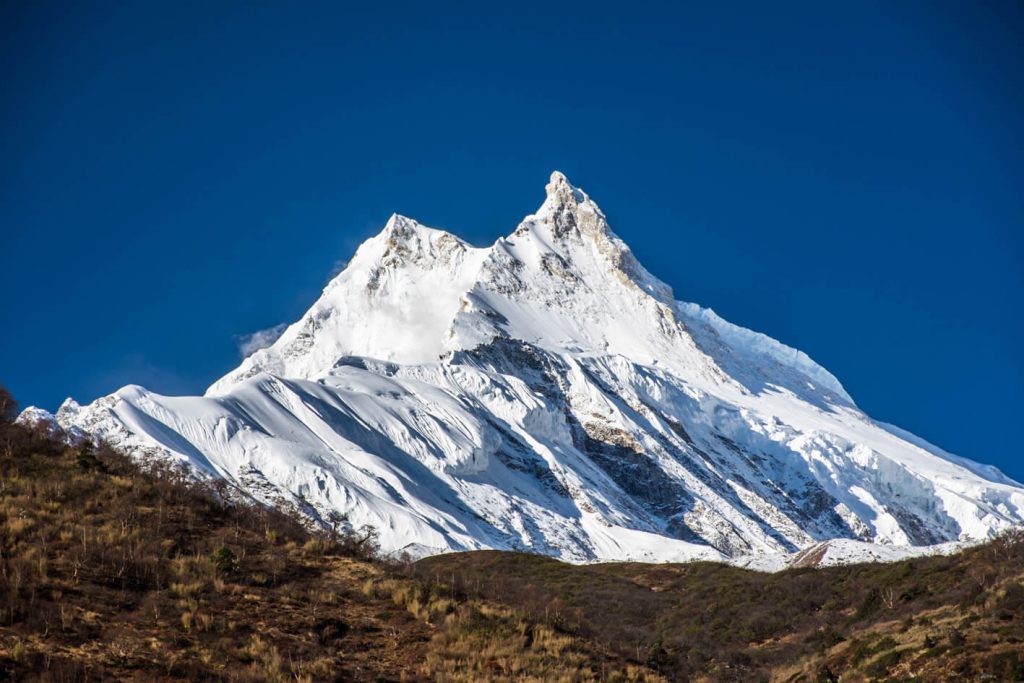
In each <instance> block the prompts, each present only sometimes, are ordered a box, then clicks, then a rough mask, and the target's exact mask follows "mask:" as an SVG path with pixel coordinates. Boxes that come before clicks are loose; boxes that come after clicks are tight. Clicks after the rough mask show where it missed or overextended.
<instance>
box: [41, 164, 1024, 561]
mask: <svg viewBox="0 0 1024 683" xmlns="http://www.w3.org/2000/svg"><path fill="white" fill-rule="evenodd" d="M546 189H547V197H546V199H545V201H544V203H543V204H542V206H541V207H540V209H539V210H538V211H537V213H535V214H533V215H530V216H527V217H526V218H525V219H524V220H523V222H522V223H520V224H519V226H518V227H517V228H516V229H515V230H514V231H513V232H512V234H510V235H509V236H507V237H503V238H501V239H499V240H498V241H497V242H495V243H494V244H493V245H492V246H490V247H488V248H477V247H473V246H471V245H469V244H467V243H466V242H464V241H462V240H461V239H459V238H458V237H456V236H454V235H451V234H449V233H447V232H444V231H441V230H435V229H431V228H427V227H424V226H422V225H420V224H418V223H417V222H416V221H414V220H411V219H408V218H404V217H401V216H397V215H396V216H392V217H391V219H390V220H389V221H388V223H387V225H386V226H385V228H384V230H383V231H382V232H381V233H380V234H379V235H377V236H376V237H373V238H371V239H369V240H367V241H366V242H365V243H364V244H363V245H362V246H360V247H359V249H358V250H357V252H356V254H355V256H354V257H353V258H352V260H351V262H350V263H349V265H348V267H347V268H346V269H345V270H344V271H343V272H342V273H341V274H340V275H338V276H337V277H336V278H335V279H334V280H333V281H332V282H330V283H329V284H328V285H327V287H326V288H325V289H324V292H323V294H322V296H321V297H320V299H319V300H318V301H316V303H314V304H313V306H312V307H311V308H310V309H309V311H308V312H307V313H306V314H305V315H303V316H302V318H301V319H300V320H298V321H297V322H295V323H294V324H292V325H291V326H290V327H288V328H287V329H286V330H285V332H284V333H283V334H282V335H281V336H280V338H278V339H277V341H276V342H275V343H274V344H273V345H271V346H269V347H268V348H265V349H262V350H259V351H256V352H255V353H253V354H252V355H251V356H249V357H248V358H246V359H245V360H244V361H243V362H242V364H241V365H240V366H239V367H238V368H237V369H235V370H234V371H232V372H230V373H228V374H227V375H226V376H224V377H223V378H221V379H220V380H218V381H216V382H215V383H214V384H213V385H212V386H210V388H209V389H208V390H207V392H206V394H205V395H204V396H201V397H170V396H161V395H158V394H154V393H152V392H149V391H147V390H146V389H144V388H142V387H139V386H127V387H124V388H123V389H121V390H119V391H117V392H116V393H114V394H111V395H110V396H106V397H103V398H100V399H98V400H96V401H95V402H93V403H91V404H89V405H86V406H79V405H78V404H76V403H75V402H73V401H71V400H70V399H69V400H68V401H66V402H65V404H64V405H63V406H62V407H61V409H60V411H59V412H58V413H57V415H56V421H57V422H58V423H59V424H60V425H61V426H62V427H63V428H64V429H66V430H69V431H74V432H75V433H78V430H81V431H82V432H85V433H89V434H93V435H95V436H97V437H101V438H104V439H107V440H109V441H110V442H112V443H113V444H115V445H118V446H121V447H123V448H127V449H128V450H130V451H132V452H135V453H138V454H140V455H143V456H161V457H172V458H175V459H179V460H181V461H183V462H185V463H187V464H188V465H189V466H191V467H194V468H196V469H197V470H199V471H200V472H202V473H204V474H206V475H209V476H214V477H221V478H224V479H226V480H228V481H229V482H231V483H232V484H235V485H237V486H238V487H240V488H241V489H243V490H244V491H246V492H247V493H249V494H250V495H252V496H254V497H256V498H258V499H260V500H264V501H267V502H271V503H281V502H284V503H290V504H294V505H296V506H298V507H299V508H300V509H301V510H303V511H304V512H305V513H307V514H309V515H310V516H312V517H313V518H315V519H318V520H320V521H322V522H323V523H325V524H331V523H337V521H338V520H340V519H343V520H344V522H343V523H345V524H349V525H352V526H353V527H361V526H363V525H370V526H372V527H374V528H375V529H377V530H378V532H379V534H380V540H381V543H382V546H383V548H384V549H385V550H388V551H396V552H398V551H406V552H409V553H410V554H413V555H424V554H432V553H440V552H445V551H449V550H467V549H476V548H498V549H518V550H527V551H532V552H537V553H543V554H548V555H553V556H556V557H560V558H563V559H566V560H571V561H590V560H621V559H639V560H687V559H694V558H704V559H726V558H741V557H747V558H750V557H754V558H757V557H764V556H783V555H786V554H795V553H798V552H799V551H804V555H806V552H807V551H808V550H809V549H812V548H815V547H818V546H819V545H821V544H823V543H824V542H828V541H832V540H834V539H850V540H846V541H842V543H845V544H846V546H843V547H844V548H846V550H849V548H851V547H872V546H867V545H865V544H880V545H885V546H925V545H933V544H940V543H944V542H949V541H966V540H972V539H983V538H987V537H990V536H992V535H993V534H995V533H997V532H998V531H999V530H1001V529H1003V528H1006V527H1009V526H1011V525H1015V524H1020V523H1022V521H1024V488H1022V487H1021V486H1020V485H1019V484H1017V483H1016V482H1014V481H1012V480H1010V479H1008V478H1006V477H1005V476H1003V475H1002V474H1001V473H1000V472H999V471H998V470H996V469H995V468H992V467H987V466H983V465H979V464H976V463H974V462H971V461H968V460H965V459H962V458H958V457H956V456H953V455H950V454H948V453H945V452H943V451H941V450H939V449H937V448H935V447H933V446H931V445H929V444H927V443H925V442H923V441H921V440H920V439H917V438H916V437H913V436H912V435H910V434H907V433H905V432H903V431H901V430H899V429H897V428H895V427H892V426H889V425H886V424H883V423H879V422H876V421H874V420H872V419H871V418H870V417H868V416H867V415H866V414H864V412H862V411H861V410H860V409H858V408H857V406H856V405H855V404H854V402H853V400H852V399H851V398H850V396H849V395H848V394H847V393H846V392H845V391H844V390H843V387H842V386H841V385H840V383H839V382H838V381H837V380H836V378H835V377H833V376H832V375H831V374H830V373H829V372H828V371H826V370H825V369H824V368H822V367H820V366H819V365H817V364H816V363H814V362H813V361H812V360H811V359H810V358H808V357H807V356H806V355H804V354H803V353H801V352H799V351H796V350H794V349H792V348H789V347H787V346H785V345H783V344H780V343H778V342H776V341H774V340H772V339H770V338H768V337H766V336H764V335H761V334H757V333H755V332H751V331H749V330H746V329H743V328H741V327H737V326H735V325H732V324H730V323H728V322H726V321H724V320H722V319H721V318H719V317H718V316H717V315H715V314H714V313H713V312H712V311H710V310H708V309H704V308H701V307H699V306H697V305H695V304H691V303H684V302H681V301H677V300H676V299H675V297H674V295H673V293H672V290H671V289H670V288H669V287H668V286H667V285H665V284H664V283H663V282H661V281H659V280H658V279H656V278H655V277H654V276H652V275H651V274H650V273H648V272H647V271H646V270H645V269H644V267H643V266H642V265H640V263H638V262H637V260H636V258H634V256H633V254H632V252H631V251H630V249H629V247H628V246H626V244H624V243H623V242H622V241H621V240H620V239H619V238H618V237H616V236H615V234H614V233H612V231H611V229H610V228H609V226H608V223H607V221H606V219H605V216H604V214H603V213H602V212H601V210H600V209H599V208H598V206H597V205H596V204H595V203H594V202H593V201H591V200H590V198H589V197H588V196H587V195H586V194H585V193H583V192H582V191H581V190H579V189H577V188H575V187H573V186H572V185H570V183H569V182H568V180H566V178H565V177H564V176H563V175H562V174H560V173H557V172H556V173H555V174H553V175H552V176H551V182H550V183H549V184H548V186H547V188H546ZM36 417H37V418H38V416H36ZM854 541H857V542H860V543H855V542H854ZM853 554H854V555H856V553H853ZM870 556H876V555H870Z"/></svg>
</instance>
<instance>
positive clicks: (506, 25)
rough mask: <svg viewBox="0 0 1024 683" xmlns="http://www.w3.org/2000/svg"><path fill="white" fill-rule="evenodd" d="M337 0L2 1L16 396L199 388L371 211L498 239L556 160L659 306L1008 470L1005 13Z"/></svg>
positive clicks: (1010, 175) (1014, 391)
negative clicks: (652, 278)
mask: <svg viewBox="0 0 1024 683" xmlns="http://www.w3.org/2000/svg"><path fill="white" fill-rule="evenodd" d="M360 5H361V6H360V7H356V6H354V5H353V6H346V3H342V2H328V3H322V4H317V3H312V2H303V3H292V2H277V3H272V2H244V3H231V2H227V1H225V2H212V3H211V2H173V3H172V2H145V1H142V2H124V3H120V2H113V1H110V2H107V1H104V2H92V3H90V2H6V3H3V4H2V9H0V63H2V64H3V65H4V68H3V72H2V73H3V75H2V77H0V231H2V242H0V287H2V292H3V295H2V297H0V324H2V327H0V383H3V384H5V385H7V386H8V388H10V389H11V390H12V391H13V392H14V393H15V395H16V396H17V397H18V398H19V400H20V401H21V402H22V403H23V404H38V405H41V406H43V407H46V408H49V409H55V408H56V407H57V406H58V405H59V403H60V401H61V400H62V399H63V398H64V397H65V396H67V395H71V396H74V397H75V398H76V399H78V400H79V401H82V402H85V401H90V400H92V399H95V398H96V397H98V396H100V395H102V394H105V393H108V392H111V391H113V390H115V389H117V388H118V387H120V386H122V385H124V384H127V383H137V384H142V385H144V386H147V387H149V388H151V389H153V390H156V391H161V392H164V393H198V392H201V391H202V390H203V389H204V388H205V387H206V386H207V385H208V384H209V383H210V382H212V381H213V380H214V379H216V378H217V377H218V376H220V375H221V374H222V373H224V372H226V371H227V370H229V369H230V368H232V367H233V366H235V365H236V364H237V363H238V361H239V339H240V337H241V336H242V335H245V334H247V333H251V332H253V331H256V330H259V329H262V328H266V327H270V326H273V325H275V324H277V323H281V322H285V321H291V320H293V319H295V318H297V317H298V316H299V315H300V314H301V313H302V311H303V310H304V309H305V308H306V307H307V306H308V305H309V304H310V303H312V301H313V300H314V298H315V297H316V295H317V294H318V292H319V290H320V288H321V287H322V286H323V284H324V283H325V281H326V279H327V277H328V276H329V274H330V273H331V271H332V269H334V268H336V267H337V266H338V264H339V262H340V261H343V260H344V259H346V258H348V257H349V256H350V255H351V253H352V252H353V250H354V249H355V247H356V246H357V245H358V244H359V243H360V242H361V241H362V240H363V239H365V238H366V237H369V236H370V235H372V234H374V233H376V232H377V231H379V229H380V228H381V226H382V225H383V223H384V221H385V220H386V219H387V217H388V216H389V215H390V214H391V212H393V211H397V212H399V213H403V214H406V215H409V216H412V217H414V218H417V219H418V220H420V221H421V222H423V223H425V224H428V225H435V226H438V227H444V228H446V229H448V230H451V231H453V232H456V233H457V234H459V235H461V236H463V237H465V238H467V239H469V240H470V241H472V242H474V243H476V244H486V243H490V242H491V241H493V240H494V239H495V238H497V237H498V236H500V235H503V234H507V233H508V232H510V231H511V230H512V229H513V228H514V226H515V225H516V223H517V221H518V220H519V218H521V217H522V216H523V215H524V214H527V213H529V212H531V211H532V210H534V209H535V208H536V207H537V206H538V205H539V203H540V202H541V200H542V198H543V185H544V183H545V182H546V180H547V177H548V175H549V173H550V172H551V170H553V169H560V170H562V171H564V172H565V173H566V174H567V175H568V176H569V178H570V179H571V180H572V181H573V182H574V183H575V184H577V185H580V186H581V187H583V188H584V189H586V190H587V191H588V192H589V193H590V195H591V196H592V197H593V198H594V199H595V200H596V201H598V202H599V203H600V204H601V206H602V207H603V208H604V210H605V212H606V213H607V214H608V216H609V218H610V220H611V222H612V225H613V227H614V229H615V230H616V232H617V233H618V234H619V235H620V236H621V237H622V238H623V239H625V240H626V242H628V243H629V244H630V245H631V246H632V247H633V250H634V251H635V253H636V254H637V256H638V257H639V258H640V260H641V261H642V262H643V263H644V264H645V265H646V266H647V267H648V269H649V270H651V271H652V272H653V273H655V274H656V275H658V276H660V277H661V278H662V279H664V280H666V281H667V282H668V283H670V284H671V285H672V286H673V287H674V289H675V292H676V295H677V297H678V298H681V299H685V300H689V301H696V302H698V303H701V304H703V305H705V306H711V307H712V308H714V309H715V310H716V311H717V312H719V313H720V314H721V315H723V316H724V317H725V318H727V319H728V320H731V321H733V322H736V323H738V324H741V325H744V326H747V327H750V328H753V329H755V330H758V331H762V332H765V333H768V334H770V335H771V336H773V337H776V338H777V339H780V340H781V341H783V342H785V343H787V344H790V345H793V346H796V347H798V348H800V349H803V350H805V351H806V352H807V353H808V354H810V355H811V357H813V358H815V359H816V360H818V361H819V362H821V363H822V364H823V365H825V366H826V367H827V368H829V369H830V370H831V371H832V372H833V373H834V374H836V375H837V376H838V377H839V379H840V380H841V381H842V382H843V383H844V384H845V385H846V387H847V389H848V390H849V392H850V393H851V394H852V395H853V397H854V398H855V399H856V400H857V401H858V403H859V404H860V405H861V407H863V408H864V409H865V410H866V411H867V412H869V413H870V414H871V415H873V416H875V417H876V418H878V419H882V420H885V421H889V422H893V423H896V424H898V425H900V426H902V427H904V428H907V429H909V430H911V431H913V432H915V433H917V434H919V435H921V436H923V437H925V438H927V439H929V440H931V441H933V442H934V443H936V444H937V445H939V446H942V447H944V448H946V449H948V450H952V451H954V452H957V453H960V454H962V455H966V456H968V457H972V458H974V459H977V460H981V461H985V462H990V463H994V464H996V465H998V466H1000V467H1001V468H1003V469H1004V470H1005V471H1006V472H1007V473H1008V474H1010V475H1011V476H1014V477H1015V478H1017V479H1018V480H1024V458H1022V455H1024V450H1022V447H1021V438H1020V437H1021V430H1022V427H1024V396H1022V386H1024V361H1022V357H1021V350H1022V348H1024V320H1022V317H1024V316H1022V313H1024V306H1022V303H1024V235H1022V232H1024V192H1022V188H1024V124H1022V122H1024V40H1021V36H1022V35H1024V16H1022V14H1024V10H1022V6H1021V4H1020V3H1019V2H1006V3H1002V4H1000V3H976V2H936V1H934V0H928V1H925V2H919V3H917V2H898V3H894V2H878V3H873V2H861V1H856V2H824V3H823V2H819V1H814V2H806V3H761V2H750V3H707V2H705V3H692V6H690V7H687V6H686V3H665V4H662V5H653V4H646V3H643V2H630V3H615V4H614V5H609V6H608V7H602V6H601V3H593V2H591V3H581V4H573V3H571V2H557V3H551V2H547V3H541V4H537V5H528V4H526V3H519V2H515V3H501V4H500V5H499V4H498V3H468V2H467V3H458V4H451V5H446V6H445V5H442V4H440V3H418V4H417V5H409V6H402V5H401V4H396V3H360ZM369 5H373V6H374V8H372V9H371V8H369V7H368V6H369Z"/></svg>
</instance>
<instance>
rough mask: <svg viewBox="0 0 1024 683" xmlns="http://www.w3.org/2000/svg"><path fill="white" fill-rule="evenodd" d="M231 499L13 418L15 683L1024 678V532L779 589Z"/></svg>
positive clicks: (750, 577) (7, 525)
mask: <svg viewBox="0 0 1024 683" xmlns="http://www.w3.org/2000/svg"><path fill="white" fill-rule="evenodd" d="M9 412H10V411H8V413H9ZM226 493H227V492H226V491H224V490H218V489H217V488H216V487H215V486H212V485H209V484H201V483H197V482H195V481H193V480H191V479H189V478H188V477H187V476H185V475H184V474H183V473H182V472H180V471H177V470H175V469H174V468H171V467H168V466H166V465H156V464H151V465H147V466H140V465H138V464H137V463H134V462H133V461H132V460H130V459H129V458H127V457H125V456H123V455H121V454H118V453H116V452H113V451H112V450H110V449H109V448H106V447H104V446H102V445H100V446H97V447H92V446H90V445H84V446H77V447H68V446H65V445H63V444H62V443H60V442H58V441H56V440H54V439H53V438H51V437H50V435H48V434H46V433H44V432H43V430H40V429H30V428H26V427H23V426H19V425H14V424H10V423H9V422H8V421H6V420H3V421H0V680H5V679H9V680H52V681H92V680H112V679H114V680H116V679H122V680H137V679H145V680H147V681H156V680H222V681H264V680H266V681H330V680H341V681H348V680H355V681H360V680H364V681H377V680H383V681H402V680H408V681H420V680H438V681H684V680H694V681H699V680H707V681H762V680H763V681H769V680H772V681H838V680H842V681H868V680H923V681H946V680H964V681H973V680H990V681H1013V680H1024V534H1021V533H1015V534H1010V535H1007V536H1005V537H1003V538H1001V539H998V540H997V541H994V542H992V543H990V544H987V545H985V546H980V547H977V548H973V549H970V550H968V551H965V552H963V553H960V554H958V555H956V556H952V557H934V558H923V559H916V560H911V561H907V562H901V563H896V564H890V565H859V566H852V567H838V568H828V569H794V570H789V571H785V572H780V573H777V574H760V573H756V572H752V571H747V570H741V569H736V568H732V567H728V566H723V565H718V564H710V563H694V564H685V565H644V564H632V563H628V564H622V563H617V564H603V565H589V566H572V565H566V564H563V563H560V562H558V561H555V560H552V559H549V558H544V557H539V556H534V555H528V554H521V553H501V552H475V553H459V554H452V555H444V556H439V557H433V558H428V559H425V560H421V561H420V562H417V563H412V564H410V563H402V562H394V561H388V560H384V559H382V558H379V557H377V556H376V554H375V552H374V547H373V546H374V544H373V537H372V535H368V534H361V533H358V532H351V531H346V532H338V533H330V532H326V531H321V530H310V529H308V528H306V527H305V526H304V525H303V524H302V523H301V522H300V521H299V520H298V519H297V518H296V517H293V516H290V515H288V514H286V513H283V512H280V511H274V510H268V509H264V508H261V507H258V506H252V505H246V504H242V503H238V502H235V503H232V504H229V503H227V502H225V501H226V500H227V499H228V498H229V497H230V496H227V495H225V494H226Z"/></svg>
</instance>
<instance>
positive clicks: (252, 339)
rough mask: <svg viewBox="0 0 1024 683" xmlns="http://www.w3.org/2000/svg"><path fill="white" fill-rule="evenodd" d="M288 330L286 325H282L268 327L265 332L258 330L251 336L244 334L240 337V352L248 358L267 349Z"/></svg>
mask: <svg viewBox="0 0 1024 683" xmlns="http://www.w3.org/2000/svg"><path fill="white" fill-rule="evenodd" d="M287 328H288V325H287V324H286V323H281V324H280V325H274V326H273V327H268V328H267V329H265V330H257V331H255V332H252V333H250V334H242V335H239V336H238V351H239V353H241V354H242V355H243V356H248V355H250V354H252V353H255V352H256V351H259V350H260V349H265V348H267V347H268V346H270V345H271V344H273V343H274V342H276V341H277V338H278V337H280V336H281V334H282V333H283V332H284V331H285V330H286V329H287Z"/></svg>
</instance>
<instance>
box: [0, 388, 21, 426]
mask: <svg viewBox="0 0 1024 683" xmlns="http://www.w3.org/2000/svg"><path fill="white" fill-rule="evenodd" d="M17 417H18V402H17V401H16V400H14V396H12V395H11V392H9V391H7V387H5V386H3V385H2V384H0V423H3V424H10V423H11V422H14V420H15V418H17Z"/></svg>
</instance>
